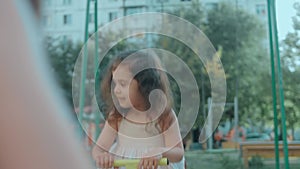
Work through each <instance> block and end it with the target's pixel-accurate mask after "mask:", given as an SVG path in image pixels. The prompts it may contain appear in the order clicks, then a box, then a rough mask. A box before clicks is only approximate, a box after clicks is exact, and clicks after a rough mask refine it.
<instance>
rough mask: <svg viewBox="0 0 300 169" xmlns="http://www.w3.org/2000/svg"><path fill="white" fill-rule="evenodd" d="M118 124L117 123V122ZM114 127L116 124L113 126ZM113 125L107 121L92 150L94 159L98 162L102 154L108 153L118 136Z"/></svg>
mask: <svg viewBox="0 0 300 169" xmlns="http://www.w3.org/2000/svg"><path fill="white" fill-rule="evenodd" d="M116 123H117V122H116ZM113 125H114V124H113ZM113 125H112V124H109V123H108V122H107V121H106V122H105V125H104V127H103V129H102V132H101V134H100V136H99V138H98V140H97V142H96V145H95V146H94V148H93V150H92V155H93V158H94V159H95V160H96V159H97V156H99V155H100V154H101V153H104V152H108V150H109V149H110V147H111V146H112V144H113V142H114V140H115V139H116V136H117V130H116V129H115V128H114V126H113Z"/></svg>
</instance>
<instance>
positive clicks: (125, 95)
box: [112, 64, 145, 110]
mask: <svg viewBox="0 0 300 169" xmlns="http://www.w3.org/2000/svg"><path fill="white" fill-rule="evenodd" d="M112 79H113V82H114V84H115V85H114V89H113V92H114V94H115V96H116V98H117V100H118V102H119V104H120V106H121V107H122V108H132V106H134V108H135V109H138V110H143V109H144V107H145V106H144V105H145V104H144V98H143V96H142V95H141V93H140V91H139V84H138V82H137V81H136V80H135V79H134V78H133V76H132V73H131V72H130V70H129V66H128V65H126V64H125V65H124V64H122V65H119V66H118V67H117V69H116V70H115V71H113V72H112ZM130 80H131V81H130Z"/></svg>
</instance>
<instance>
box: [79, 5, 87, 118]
mask: <svg viewBox="0 0 300 169" xmlns="http://www.w3.org/2000/svg"><path fill="white" fill-rule="evenodd" d="M89 11H90V0H87V9H86V18H85V36H84V42H85V43H86V42H87V40H88V38H89V34H88V33H89V31H88V24H89V13H90V12H89ZM83 52H84V53H83V58H82V63H81V64H82V65H81V84H80V100H79V101H80V103H79V109H80V111H79V117H78V119H79V122H82V116H83V113H84V112H83V109H84V103H85V80H86V70H87V60H88V52H87V44H84V51H83Z"/></svg>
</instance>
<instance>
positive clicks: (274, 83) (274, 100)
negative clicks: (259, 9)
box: [267, 0, 280, 169]
mask: <svg viewBox="0 0 300 169" xmlns="http://www.w3.org/2000/svg"><path fill="white" fill-rule="evenodd" d="M270 4H271V3H270V0H268V5H267V6H268V22H269V40H270V57H271V58H270V60H271V71H272V94H273V114H274V137H275V139H274V144H275V161H276V169H279V165H280V164H279V163H280V161H279V143H278V142H279V141H278V121H277V119H278V113H277V93H276V77H275V62H274V51H273V31H272V21H271V12H270V11H271V5H270Z"/></svg>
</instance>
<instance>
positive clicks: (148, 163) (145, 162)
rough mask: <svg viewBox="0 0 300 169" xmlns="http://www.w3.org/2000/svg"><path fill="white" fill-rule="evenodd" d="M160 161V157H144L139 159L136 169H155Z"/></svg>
mask: <svg viewBox="0 0 300 169" xmlns="http://www.w3.org/2000/svg"><path fill="white" fill-rule="evenodd" d="M160 159H161V156H153V157H144V158H142V159H141V161H140V163H139V165H138V169H148V168H149V169H157V167H158V162H159V160H160Z"/></svg>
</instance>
